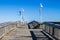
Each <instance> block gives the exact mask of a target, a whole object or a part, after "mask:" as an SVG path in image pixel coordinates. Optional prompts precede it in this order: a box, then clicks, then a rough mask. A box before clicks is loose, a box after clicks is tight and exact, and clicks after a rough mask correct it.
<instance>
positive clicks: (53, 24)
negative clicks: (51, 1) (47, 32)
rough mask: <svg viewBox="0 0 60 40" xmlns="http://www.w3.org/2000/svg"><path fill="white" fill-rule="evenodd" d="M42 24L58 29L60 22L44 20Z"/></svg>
mask: <svg viewBox="0 0 60 40" xmlns="http://www.w3.org/2000/svg"><path fill="white" fill-rule="evenodd" d="M43 24H45V25H48V26H50V27H54V28H58V29H60V24H55V23H52V22H44V23H43Z"/></svg>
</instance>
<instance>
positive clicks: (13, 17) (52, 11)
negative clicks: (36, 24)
mask: <svg viewBox="0 0 60 40" xmlns="http://www.w3.org/2000/svg"><path fill="white" fill-rule="evenodd" d="M40 3H42V4H43V9H42V16H43V17H42V18H43V21H60V0H0V22H8V21H17V20H20V15H19V10H20V9H21V8H24V12H22V15H23V17H24V19H25V21H27V22H29V21H32V20H36V21H40V13H39V8H40Z"/></svg>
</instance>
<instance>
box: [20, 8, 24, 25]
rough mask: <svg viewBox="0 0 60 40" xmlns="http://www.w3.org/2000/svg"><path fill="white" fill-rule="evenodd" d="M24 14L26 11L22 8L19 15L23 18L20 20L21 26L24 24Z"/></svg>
mask: <svg viewBox="0 0 60 40" xmlns="http://www.w3.org/2000/svg"><path fill="white" fill-rule="evenodd" d="M22 12H24V9H23V8H21V10H20V11H19V15H20V17H21V19H20V21H21V24H22V23H23V22H24V17H23V15H22Z"/></svg>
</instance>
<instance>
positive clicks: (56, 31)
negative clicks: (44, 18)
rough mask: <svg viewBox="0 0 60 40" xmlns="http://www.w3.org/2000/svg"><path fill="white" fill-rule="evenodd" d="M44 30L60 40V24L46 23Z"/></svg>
mask: <svg viewBox="0 0 60 40" xmlns="http://www.w3.org/2000/svg"><path fill="white" fill-rule="evenodd" d="M43 25H44V26H43V29H44V31H45V32H46V33H48V34H49V35H51V36H52V37H53V38H55V39H56V40H60V24H58V23H52V22H44V23H43Z"/></svg>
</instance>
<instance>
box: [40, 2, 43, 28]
mask: <svg viewBox="0 0 60 40" xmlns="http://www.w3.org/2000/svg"><path fill="white" fill-rule="evenodd" d="M42 8H43V5H42V3H40V27H41V24H42V22H43V20H42Z"/></svg>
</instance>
